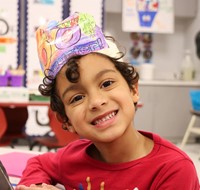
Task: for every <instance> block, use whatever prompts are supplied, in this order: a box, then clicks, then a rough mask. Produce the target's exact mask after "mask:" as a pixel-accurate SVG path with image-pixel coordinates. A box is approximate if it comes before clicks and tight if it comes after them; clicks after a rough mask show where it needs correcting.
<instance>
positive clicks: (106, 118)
mask: <svg viewBox="0 0 200 190" xmlns="http://www.w3.org/2000/svg"><path fill="white" fill-rule="evenodd" d="M113 116H115V112H112V113H110V114H109V115H107V116H106V117H103V118H101V119H98V120H96V121H95V122H94V124H95V125H97V124H99V123H101V122H104V121H106V120H108V119H111V118H112V117H113Z"/></svg>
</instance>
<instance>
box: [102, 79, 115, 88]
mask: <svg viewBox="0 0 200 190" xmlns="http://www.w3.org/2000/svg"><path fill="white" fill-rule="evenodd" d="M113 83H114V81H111V80H108V81H105V82H104V83H103V84H102V87H103V88H106V87H108V86H110V85H112V84H113Z"/></svg>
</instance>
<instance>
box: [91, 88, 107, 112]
mask: <svg viewBox="0 0 200 190" xmlns="http://www.w3.org/2000/svg"><path fill="white" fill-rule="evenodd" d="M106 103H107V98H106V96H105V95H104V94H103V93H101V92H96V93H93V94H92V96H89V109H90V110H97V109H100V108H101V106H103V105H105V104H106Z"/></svg>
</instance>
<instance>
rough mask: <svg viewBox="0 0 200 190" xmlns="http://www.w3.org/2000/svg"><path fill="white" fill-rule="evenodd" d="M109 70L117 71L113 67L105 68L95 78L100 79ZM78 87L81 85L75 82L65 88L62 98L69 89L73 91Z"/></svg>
mask: <svg viewBox="0 0 200 190" xmlns="http://www.w3.org/2000/svg"><path fill="white" fill-rule="evenodd" d="M109 72H113V73H115V72H116V71H115V70H112V69H105V70H102V71H100V72H99V73H97V74H96V76H95V79H98V78H99V77H101V76H102V75H104V74H106V73H109ZM78 88H79V85H77V84H73V85H71V86H69V87H67V88H66V89H65V91H64V92H63V94H62V98H64V96H65V94H66V93H67V92H69V91H71V90H76V89H78Z"/></svg>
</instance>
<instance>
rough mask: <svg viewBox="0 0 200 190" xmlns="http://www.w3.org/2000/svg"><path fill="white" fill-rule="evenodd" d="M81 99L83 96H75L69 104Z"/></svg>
mask: <svg viewBox="0 0 200 190" xmlns="http://www.w3.org/2000/svg"><path fill="white" fill-rule="evenodd" d="M83 98H84V96H83V95H77V96H75V97H73V98H72V99H71V101H70V104H73V103H76V102H78V101H80V100H82V99H83Z"/></svg>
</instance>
